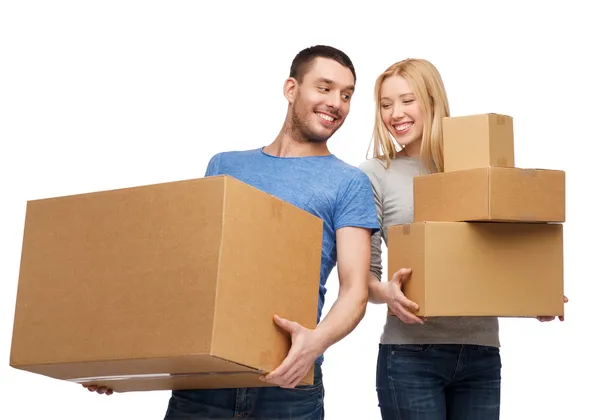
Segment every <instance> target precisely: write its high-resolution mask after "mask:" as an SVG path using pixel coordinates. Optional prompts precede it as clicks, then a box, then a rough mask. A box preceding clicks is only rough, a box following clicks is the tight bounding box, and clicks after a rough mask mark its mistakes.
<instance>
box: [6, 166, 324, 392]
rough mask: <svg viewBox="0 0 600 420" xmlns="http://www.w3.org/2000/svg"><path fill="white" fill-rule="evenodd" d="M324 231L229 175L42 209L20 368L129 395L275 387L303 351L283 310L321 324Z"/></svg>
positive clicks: (19, 336)
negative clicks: (275, 377)
mask: <svg viewBox="0 0 600 420" xmlns="http://www.w3.org/2000/svg"><path fill="white" fill-rule="evenodd" d="M322 228H323V226H322V220H321V219H319V218H318V217H315V216H313V215H311V214H309V213H308V212H305V211H303V210H301V209H299V208H297V207H295V206H293V205H291V204H288V203H286V202H284V201H281V200H279V199H277V198H275V197H272V196H271V195H268V194H266V193H263V192H261V191H259V190H257V189H255V188H253V187H251V186H249V185H247V184H244V183H242V182H240V181H238V180H236V179H234V178H231V177H227V176H218V177H209V178H201V179H194V180H186V181H179V182H169V183H164V184H156V185H147V186H141V187H135V188H125V189H119V190H111V191H101V192H94V193H89V194H80V195H73V196H67V197H57V198H51V199H43V200H34V201H30V202H28V204H27V211H26V219H25V230H24V236H23V246H22V259H21V268H20V275H19V284H18V292H17V301H16V309H15V318H14V329H13V338H12V348H11V354H10V365H11V366H12V367H14V368H17V369H22V370H26V371H29V372H34V373H37V374H40V375H45V376H48V377H52V378H57V379H61V380H67V381H73V382H77V383H83V384H97V385H100V386H108V387H110V388H112V389H113V390H115V391H117V392H119V391H121V392H122V391H135V390H160V389H162V390H169V389H186V388H228V387H244V386H268V384H266V383H264V382H263V381H260V380H259V379H258V377H259V375H260V374H261V373H262V372H269V371H271V370H273V369H274V368H275V367H277V366H278V365H279V364H280V363H281V362H282V361H283V359H284V358H285V356H286V355H287V351H288V350H289V347H290V340H289V335H288V334H287V333H286V332H284V331H282V330H281V329H280V328H279V327H277V326H276V325H275V324H274V322H273V315H274V314H278V315H280V316H282V317H284V318H288V319H290V320H293V321H296V322H299V323H300V324H302V325H304V326H306V327H308V328H314V327H315V326H316V316H317V302H318V293H319V273H320V261H321V241H322ZM312 375H313V372H312V370H311V372H309V374H308V375H307V376H306V377H305V378H304V380H303V382H302V383H304V384H312V383H313V378H312Z"/></svg>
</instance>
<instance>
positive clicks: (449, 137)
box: [442, 114, 515, 172]
mask: <svg viewBox="0 0 600 420" xmlns="http://www.w3.org/2000/svg"><path fill="white" fill-rule="evenodd" d="M442 133H443V151H444V172H455V171H462V170H465V169H477V168H485V167H488V166H497V167H505V168H513V167H514V166H515V151H514V133H513V119H512V117H510V116H508V115H501V114H479V115H467V116H461V117H445V118H444V119H443V120H442Z"/></svg>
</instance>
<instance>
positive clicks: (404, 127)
mask: <svg viewBox="0 0 600 420" xmlns="http://www.w3.org/2000/svg"><path fill="white" fill-rule="evenodd" d="M411 125H412V123H404V124H400V125H395V126H394V128H395V129H396V130H397V131H404V130H407V129H408V128H410V126H411Z"/></svg>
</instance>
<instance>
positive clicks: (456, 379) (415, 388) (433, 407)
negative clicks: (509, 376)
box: [377, 344, 502, 420]
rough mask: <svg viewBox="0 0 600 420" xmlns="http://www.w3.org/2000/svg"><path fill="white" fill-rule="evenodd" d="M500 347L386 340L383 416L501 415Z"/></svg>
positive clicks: (380, 369) (458, 419) (438, 419)
mask: <svg viewBox="0 0 600 420" xmlns="http://www.w3.org/2000/svg"><path fill="white" fill-rule="evenodd" d="M501 367H502V364H501V361H500V350H499V349H498V348H497V347H487V346H475V345H460V344H419V345H413V344H409V345H380V346H379V357H378V359H377V396H378V398H379V408H380V411H381V417H382V419H383V420H498V419H499V418H500V370H501Z"/></svg>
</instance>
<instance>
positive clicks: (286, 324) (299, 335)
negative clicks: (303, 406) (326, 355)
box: [261, 315, 324, 388]
mask: <svg viewBox="0 0 600 420" xmlns="http://www.w3.org/2000/svg"><path fill="white" fill-rule="evenodd" d="M274 319H275V323H276V324H277V325H279V326H280V327H281V328H283V329H284V330H285V331H287V332H288V333H290V335H291V337H292V346H291V348H290V351H289V352H288V355H287V357H286V358H285V359H284V360H283V362H281V364H280V365H279V366H278V367H277V368H276V369H275V370H274V371H272V372H271V373H269V374H268V375H266V376H263V377H261V379H263V380H264V381H266V382H269V383H272V384H275V385H279V386H280V387H281V388H295V387H296V385H298V383H299V382H300V381H301V380H302V379H303V378H304V377H305V376H306V374H307V373H308V371H309V370H310V368H311V367H312V366H314V364H315V360H316V359H317V357H319V355H320V354H321V353H322V352H323V351H324V348H323V345H322V344H321V343H320V340H319V338H318V335H317V333H316V332H315V331H314V330H310V329H308V328H305V327H303V326H302V325H300V324H298V323H297V322H292V321H289V320H287V319H284V318H280V317H278V316H277V315H275V318H274Z"/></svg>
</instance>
